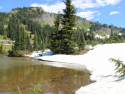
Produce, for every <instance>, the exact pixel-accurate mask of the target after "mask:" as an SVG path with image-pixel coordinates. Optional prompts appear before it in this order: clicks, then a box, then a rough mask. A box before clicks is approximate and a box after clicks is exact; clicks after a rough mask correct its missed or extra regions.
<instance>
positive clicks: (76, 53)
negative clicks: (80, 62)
mask: <svg viewBox="0 0 125 94" xmlns="http://www.w3.org/2000/svg"><path fill="white" fill-rule="evenodd" d="M88 51H89V49H84V50H81V51H80V52H79V51H77V52H74V53H73V54H70V55H83V54H85V53H87V52H88Z"/></svg>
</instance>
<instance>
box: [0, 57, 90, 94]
mask: <svg viewBox="0 0 125 94" xmlns="http://www.w3.org/2000/svg"><path fill="white" fill-rule="evenodd" d="M40 62H41V61H38V60H30V59H28V58H17V57H13V58H12V57H0V94H18V90H17V85H18V86H19V87H20V90H21V92H22V94H26V93H27V92H28V91H29V90H28V89H27V88H29V87H31V85H30V83H31V84H38V83H40V84H41V85H42V87H41V90H42V92H39V93H38V94H74V92H75V90H77V89H79V88H80V87H81V86H84V85H87V84H89V83H91V82H92V81H90V80H89V76H90V73H88V72H84V71H78V70H74V69H67V68H58V67H52V66H46V65H42V64H41V63H40Z"/></svg>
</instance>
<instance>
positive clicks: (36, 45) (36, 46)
mask: <svg viewBox="0 0 125 94" xmlns="http://www.w3.org/2000/svg"><path fill="white" fill-rule="evenodd" d="M33 46H34V50H35V51H37V50H38V42H37V33H36V31H35V34H34V43H33Z"/></svg>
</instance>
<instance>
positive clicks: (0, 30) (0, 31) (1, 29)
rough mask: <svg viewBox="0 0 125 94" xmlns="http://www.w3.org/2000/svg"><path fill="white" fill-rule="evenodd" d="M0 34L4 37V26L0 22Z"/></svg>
mask: <svg viewBox="0 0 125 94" xmlns="http://www.w3.org/2000/svg"><path fill="white" fill-rule="evenodd" d="M0 34H1V35H4V24H3V22H0Z"/></svg>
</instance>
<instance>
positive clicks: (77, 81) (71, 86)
mask: <svg viewBox="0 0 125 94" xmlns="http://www.w3.org/2000/svg"><path fill="white" fill-rule="evenodd" d="M60 73H61V74H60ZM59 74H60V76H59V77H56V78H52V80H51V82H50V84H51V86H52V87H53V93H55V94H59V93H61V94H74V93H73V92H72V91H73V90H76V89H78V88H80V87H81V86H83V85H84V84H85V83H86V82H88V81H89V80H88V79H89V75H90V74H89V73H88V74H86V73H84V72H83V71H76V70H75V71H74V70H68V69H62V70H61V72H59Z"/></svg>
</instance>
